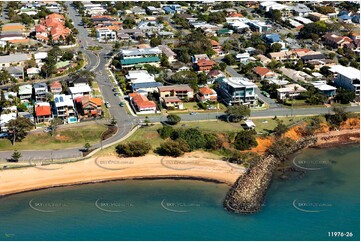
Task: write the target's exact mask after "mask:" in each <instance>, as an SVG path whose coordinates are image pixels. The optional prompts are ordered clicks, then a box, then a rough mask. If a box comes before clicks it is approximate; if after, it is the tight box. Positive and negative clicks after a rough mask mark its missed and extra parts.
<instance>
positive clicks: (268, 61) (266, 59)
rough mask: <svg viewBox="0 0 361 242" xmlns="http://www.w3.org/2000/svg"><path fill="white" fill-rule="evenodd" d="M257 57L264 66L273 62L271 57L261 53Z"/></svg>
mask: <svg viewBox="0 0 361 242" xmlns="http://www.w3.org/2000/svg"><path fill="white" fill-rule="evenodd" d="M256 58H257V59H259V61H260V62H261V63H262V64H263V66H267V65H268V64H269V63H270V62H271V59H269V58H268V57H266V56H264V55H261V54H259V55H257V56H256Z"/></svg>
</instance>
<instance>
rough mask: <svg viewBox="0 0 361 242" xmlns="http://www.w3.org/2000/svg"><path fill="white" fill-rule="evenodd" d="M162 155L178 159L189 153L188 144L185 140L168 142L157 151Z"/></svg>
mask: <svg viewBox="0 0 361 242" xmlns="http://www.w3.org/2000/svg"><path fill="white" fill-rule="evenodd" d="M155 151H156V152H157V153H158V154H160V155H164V156H165V155H167V156H173V157H178V156H181V155H183V154H184V152H187V151H189V147H188V144H187V143H186V142H185V141H184V140H177V141H174V140H167V141H166V142H164V143H162V144H160V147H158V148H157V149H156V150H155Z"/></svg>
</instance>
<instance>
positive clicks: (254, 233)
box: [0, 145, 360, 240]
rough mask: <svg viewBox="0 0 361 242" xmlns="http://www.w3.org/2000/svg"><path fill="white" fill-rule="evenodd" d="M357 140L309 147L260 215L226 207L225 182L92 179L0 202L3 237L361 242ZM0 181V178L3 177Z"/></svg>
mask: <svg viewBox="0 0 361 242" xmlns="http://www.w3.org/2000/svg"><path fill="white" fill-rule="evenodd" d="M359 148H360V146H359V145H352V146H345V147H342V148H333V149H327V150H311V149H310V150H306V151H303V152H302V153H300V154H299V155H296V156H295V159H294V161H293V162H292V161H290V164H293V163H295V164H296V165H298V166H302V167H304V168H306V169H307V170H308V171H307V173H305V174H303V175H302V174H299V173H292V174H291V175H289V177H290V178H289V179H288V180H281V179H279V178H277V177H276V178H275V179H274V181H273V183H272V185H271V188H270V190H269V192H268V194H267V197H266V203H265V205H264V207H263V210H262V212H260V213H258V214H254V215H247V216H246V215H235V214H230V213H228V212H226V211H225V210H223V208H222V201H223V198H224V196H225V194H226V192H227V190H228V189H229V188H228V187H227V186H226V185H222V184H214V183H208V182H201V181H186V180H177V181H173V180H153V181H144V180H143V181H120V182H109V183H103V184H91V185H83V186H74V187H66V188H55V189H48V190H42V191H35V192H29V193H24V194H18V195H13V196H9V197H4V198H1V199H0V218H1V219H0V240H337V239H335V238H330V237H328V232H331V231H334V232H352V233H353V237H352V238H345V237H344V238H340V240H359V237H360V234H359V227H360V224H359V221H360V219H359V214H360V211H359V205H360V204H359V203H360V200H359V183H360V182H359V156H360V153H359ZM0 182H1V178H0Z"/></svg>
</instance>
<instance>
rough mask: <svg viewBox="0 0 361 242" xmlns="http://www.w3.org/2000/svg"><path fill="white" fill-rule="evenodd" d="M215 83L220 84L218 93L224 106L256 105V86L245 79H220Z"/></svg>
mask: <svg viewBox="0 0 361 242" xmlns="http://www.w3.org/2000/svg"><path fill="white" fill-rule="evenodd" d="M216 82H218V83H219V84H220V86H219V93H220V95H221V97H222V101H223V102H224V103H225V104H226V105H246V106H256V105H257V98H258V95H257V94H256V89H257V85H256V84H254V83H252V82H250V81H249V80H248V79H247V78H243V77H221V78H218V79H217V80H216Z"/></svg>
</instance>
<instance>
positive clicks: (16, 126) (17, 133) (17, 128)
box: [7, 117, 34, 145]
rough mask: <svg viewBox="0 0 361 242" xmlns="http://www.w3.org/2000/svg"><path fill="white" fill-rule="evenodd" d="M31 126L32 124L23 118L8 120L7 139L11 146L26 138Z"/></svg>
mask: <svg viewBox="0 0 361 242" xmlns="http://www.w3.org/2000/svg"><path fill="white" fill-rule="evenodd" d="M33 126H34V124H33V123H32V122H31V121H30V120H29V119H27V118H24V117H18V118H16V119H13V120H10V121H9V122H8V124H7V127H8V129H9V133H10V135H9V137H8V138H9V139H10V141H11V142H12V144H13V145H15V142H21V141H22V140H23V139H24V138H25V137H26V135H27V134H28V132H29V131H30V130H31V129H32V128H33Z"/></svg>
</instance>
